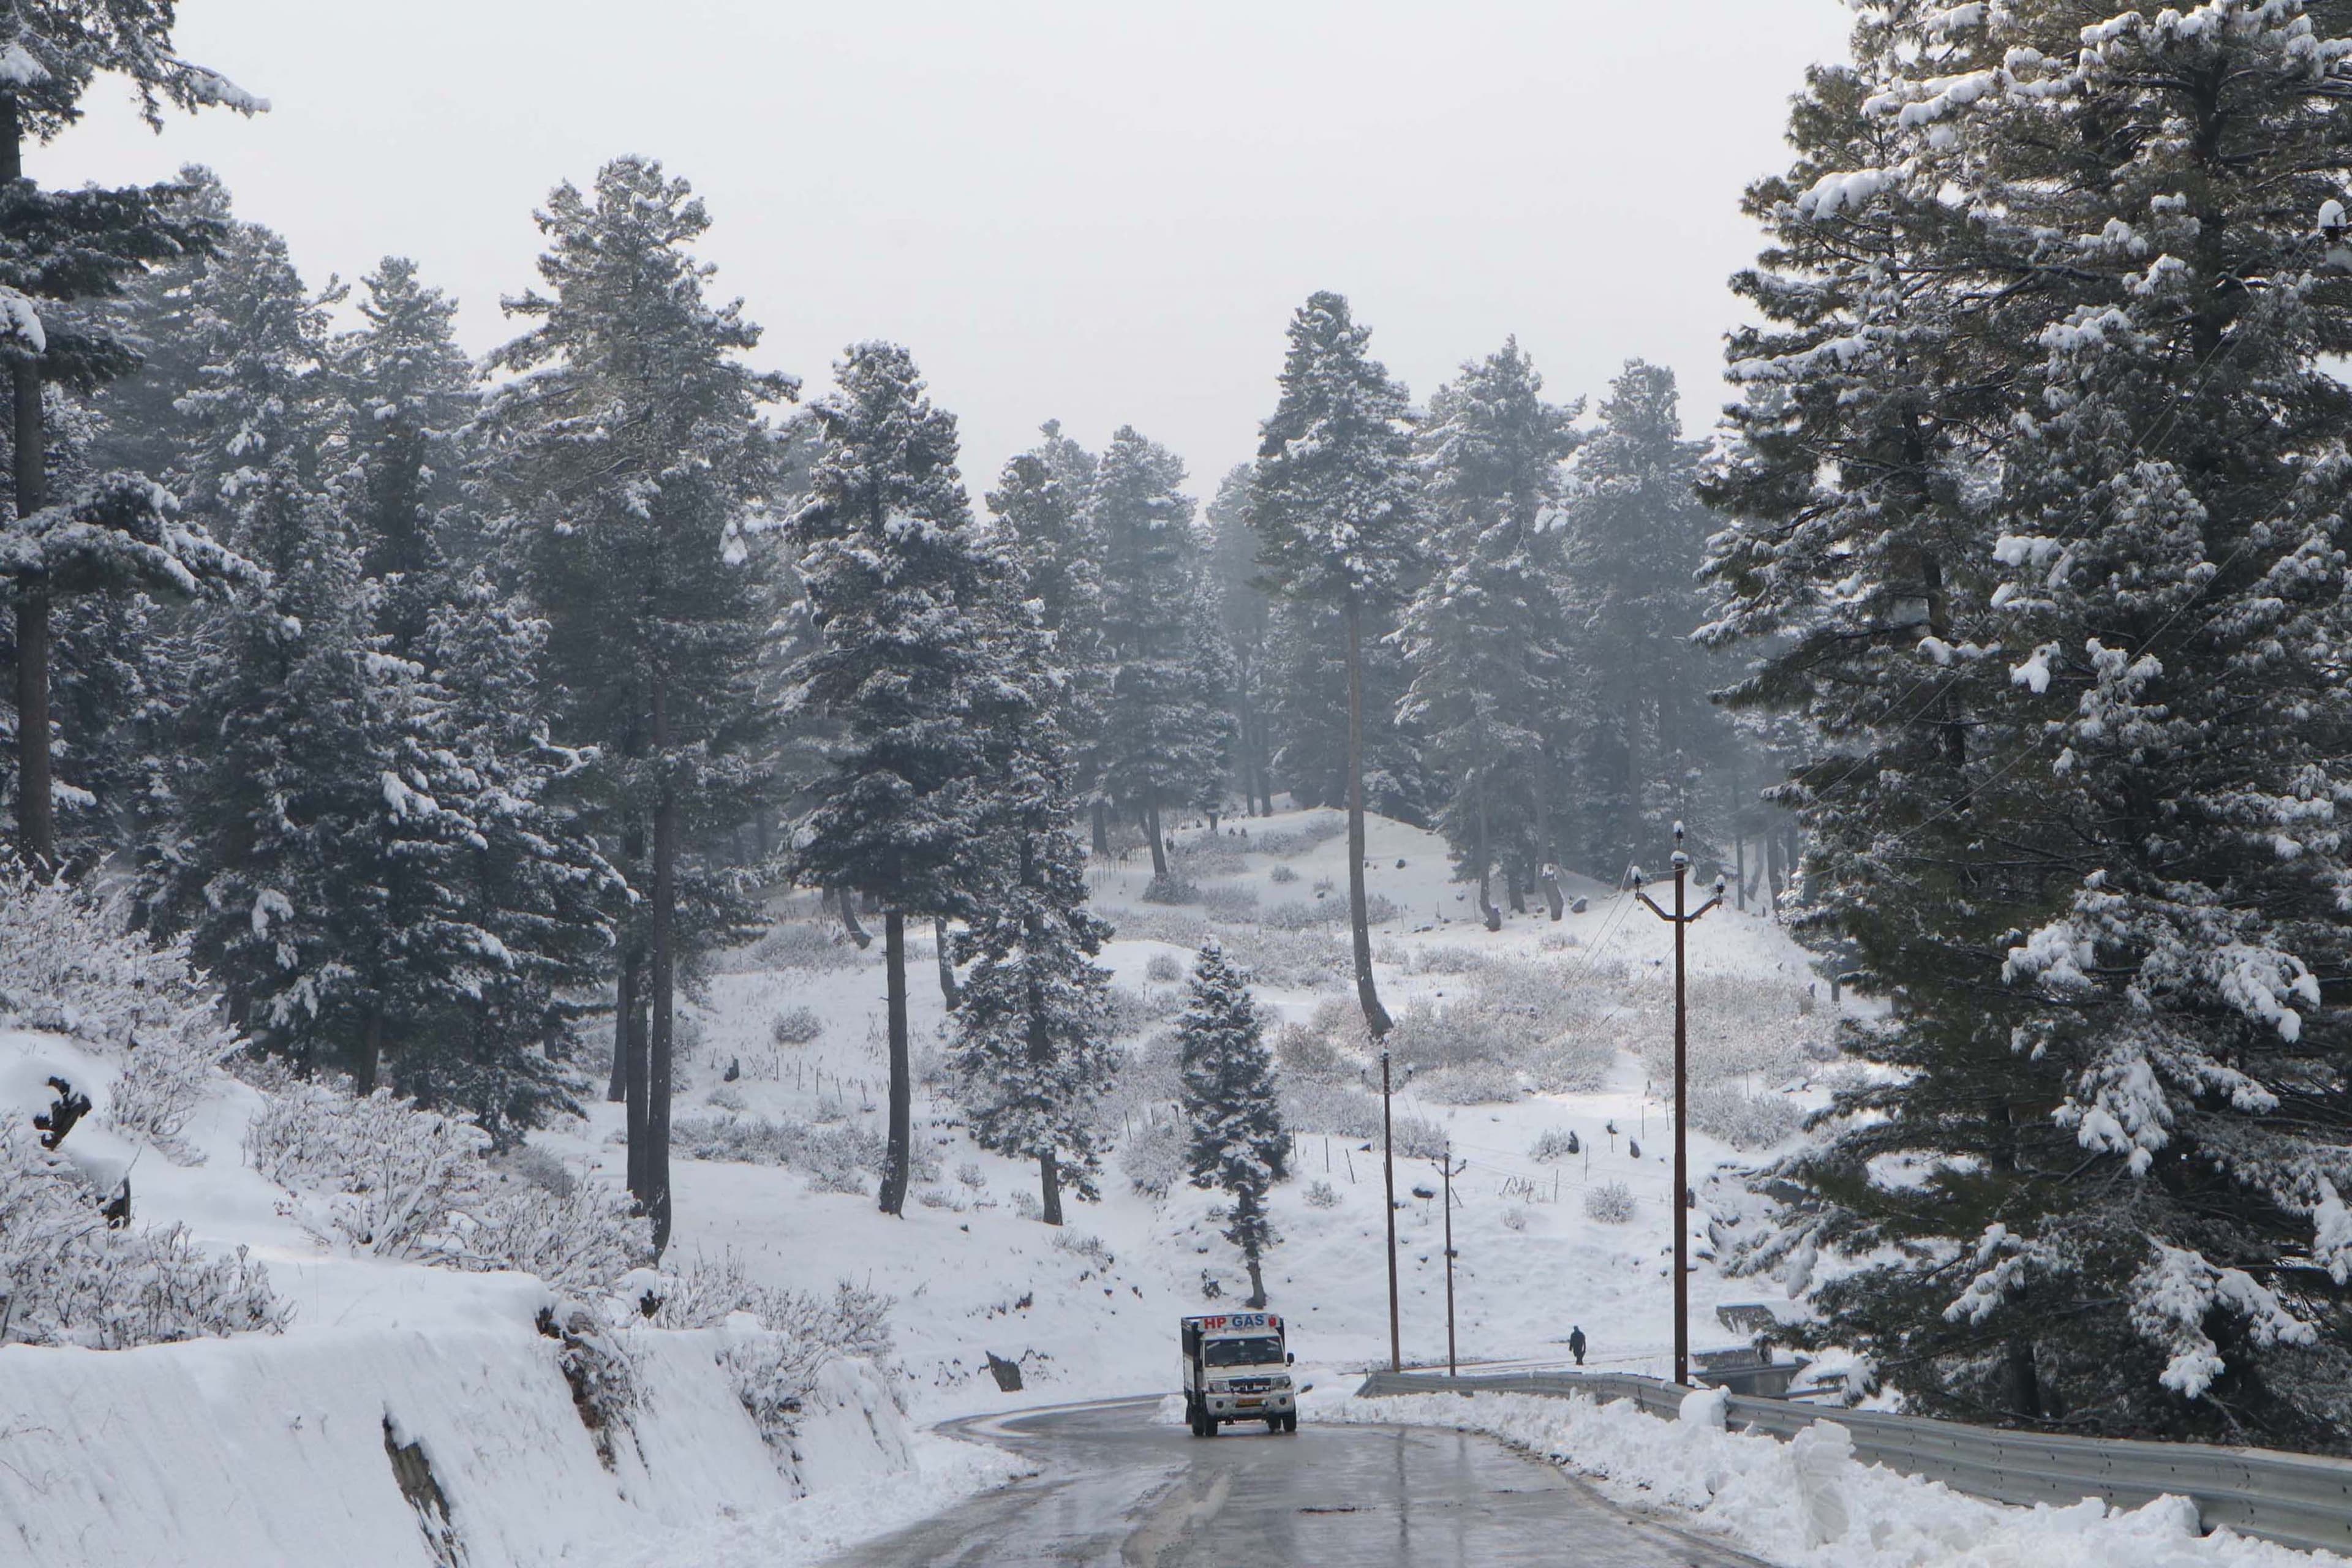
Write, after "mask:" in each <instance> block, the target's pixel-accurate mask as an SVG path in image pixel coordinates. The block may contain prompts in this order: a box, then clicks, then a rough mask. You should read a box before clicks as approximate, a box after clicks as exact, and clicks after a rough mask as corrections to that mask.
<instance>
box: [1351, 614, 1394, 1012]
mask: <svg viewBox="0 0 2352 1568" xmlns="http://www.w3.org/2000/svg"><path fill="white" fill-rule="evenodd" d="M1347 622H1348V920H1349V924H1350V925H1351V926H1352V927H1353V928H1354V936H1355V947H1356V1000H1357V1001H1358V1002H1360V1004H1362V1005H1363V1009H1364V1026H1365V1027H1366V1028H1368V1029H1370V1031H1371V1032H1372V1038H1373V1039H1375V1040H1380V1039H1385V1038H1386V1037H1388V1032H1389V1011H1388V1009H1387V1008H1385V1007H1383V1006H1381V994H1380V990H1379V988H1378V987H1377V986H1375V985H1374V984H1372V922H1371V914H1370V910H1368V909H1367V908H1366V906H1365V901H1364V617H1363V611H1362V609H1361V608H1360V606H1359V605H1357V603H1356V598H1355V595H1352V594H1350V595H1349V596H1348V602H1347Z"/></svg>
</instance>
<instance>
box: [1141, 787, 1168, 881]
mask: <svg viewBox="0 0 2352 1568" xmlns="http://www.w3.org/2000/svg"><path fill="white" fill-rule="evenodd" d="M1143 836H1144V837H1146V838H1149V839H1150V840H1151V874H1152V875H1153V876H1154V877H1165V876H1166V875H1168V844H1167V841H1166V840H1165V839H1163V838H1161V837H1160V802H1159V800H1158V798H1157V797H1154V798H1153V799H1152V800H1151V801H1150V802H1149V803H1147V804H1146V805H1145V806H1144V808H1143Z"/></svg>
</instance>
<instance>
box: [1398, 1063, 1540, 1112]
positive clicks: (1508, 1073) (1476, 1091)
mask: <svg viewBox="0 0 2352 1568" xmlns="http://www.w3.org/2000/svg"><path fill="white" fill-rule="evenodd" d="M1413 1089H1415V1090H1416V1091H1417V1092H1418V1093H1419V1094H1420V1095H1421V1096H1422V1098H1423V1099H1424V1100H1435V1101H1437V1103H1438V1104H1440V1105H1492V1104H1495V1103H1496V1102H1497V1101H1502V1100H1517V1099H1518V1098H1519V1095H1520V1093H1521V1089H1520V1084H1519V1075H1518V1074H1517V1072H1516V1071H1514V1070H1513V1069H1512V1068H1507V1067H1505V1066H1503V1065H1502V1064H1501V1063H1500V1062H1465V1063H1463V1064H1462V1065H1461V1066H1459V1067H1448V1068H1438V1069H1437V1070H1436V1071H1435V1072H1433V1073H1426V1074H1424V1075H1423V1076H1422V1077H1420V1078H1418V1079H1414V1080H1413Z"/></svg>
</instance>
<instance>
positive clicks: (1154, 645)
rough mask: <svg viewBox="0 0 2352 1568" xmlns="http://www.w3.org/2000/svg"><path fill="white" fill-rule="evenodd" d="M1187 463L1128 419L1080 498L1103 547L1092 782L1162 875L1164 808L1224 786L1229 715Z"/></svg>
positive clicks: (1165, 867)
mask: <svg viewBox="0 0 2352 1568" xmlns="http://www.w3.org/2000/svg"><path fill="white" fill-rule="evenodd" d="M1183 480H1184V465H1183V463H1182V461H1181V460H1180V459H1179V458H1177V456H1176V455H1175V454H1174V453H1173V452H1171V451H1170V450H1168V448H1167V447H1162V446H1160V444H1159V443H1158V442H1156V441H1152V440H1149V439H1147V438H1145V437H1143V436H1142V435H1141V434H1139V432H1138V431H1137V430H1136V429H1135V428H1134V426H1125V425H1123V426H1119V428H1118V430H1117V431H1116V432H1114V433H1113V435H1112V437H1111V442H1110V446H1109V447H1108V448H1107V449H1106V450H1105V451H1104V453H1103V455H1102V461H1101V464H1100V466H1099V467H1098V468H1097V470H1096V473H1095V488H1094V494H1093V497H1092V498H1091V501H1090V504H1089V507H1088V510H1089V513H1090V514H1091V518H1092V527H1093V531H1094V533H1095V535H1096V537H1097V539H1099V540H1100V542H1101V547H1102V574H1101V576H1102V628H1103V642H1104V649H1105V652H1106V653H1107V654H1108V669H1109V675H1110V679H1109V690H1108V693H1107V694H1106V697H1105V700H1104V705H1103V721H1102V727H1101V732H1100V736H1099V738H1098V739H1097V742H1096V765H1097V770H1098V772H1097V778H1098V781H1099V783H1098V785H1097V787H1098V788H1100V790H1101V791H1102V793H1103V795H1105V796H1106V797H1108V799H1109V800H1110V802H1111V803H1112V805H1114V806H1116V807H1118V809H1120V810H1121V811H1123V812H1126V813H1128V814H1130V815H1131V816H1135V817H1136V818H1138V819H1139V820H1140V822H1141V825H1142V827H1143V833H1144V837H1146V838H1148V839H1150V843H1151V869H1152V871H1153V873H1154V875H1156V876H1159V877H1163V878H1164V877H1166V876H1167V875H1168V853H1167V839H1166V836H1165V830H1164V828H1163V826H1162V823H1161V816H1160V814H1161V812H1162V811H1163V810H1166V809H1169V808H1176V809H1181V808H1183V807H1186V806H1190V805H1193V804H1195V803H1196V802H1198V801H1199V800H1201V799H1202V797H1203V796H1204V795H1211V794H1213V793H1214V792H1218V791H1221V790H1222V789H1223V784H1224V776H1225V722H1224V711H1223V705H1222V699H1223V689H1222V686H1221V683H1220V677H1221V675H1222V674H1223V665H1222V660H1221V659H1220V658H1218V655H1219V652H1220V647H1219V642H1218V639H1216V638H1215V637H1209V638H1207V639H1206V640H1205V641H1204V640H1203V638H1202V632H1203V629H1204V628H1203V626H1202V612H1203V606H1204V604H1205V597H1204V594H1205V584H1204V581H1203V574H1202V569H1201V567H1202V563H1201V550H1200V542H1199V541H1198V540H1197V539H1196V538H1195V537H1194V535H1193V532H1192V497H1190V496H1187V495H1185V494H1183V493H1182V492H1181V491H1180V490H1179V489H1177V486H1179V485H1181V483H1183Z"/></svg>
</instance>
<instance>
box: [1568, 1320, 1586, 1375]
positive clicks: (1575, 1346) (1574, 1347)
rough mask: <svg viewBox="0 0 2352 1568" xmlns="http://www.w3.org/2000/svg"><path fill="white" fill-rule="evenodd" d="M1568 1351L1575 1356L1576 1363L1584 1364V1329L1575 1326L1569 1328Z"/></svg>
mask: <svg viewBox="0 0 2352 1568" xmlns="http://www.w3.org/2000/svg"><path fill="white" fill-rule="evenodd" d="M1568 1353H1569V1354H1570V1355H1572V1356H1574V1357H1575V1358H1576V1364H1577V1365H1579V1366H1582V1365H1583V1364H1584V1331H1583V1330H1582V1329H1580V1328H1575V1327H1570V1329H1569V1331H1568Z"/></svg>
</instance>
